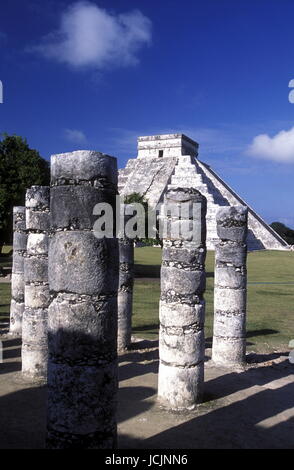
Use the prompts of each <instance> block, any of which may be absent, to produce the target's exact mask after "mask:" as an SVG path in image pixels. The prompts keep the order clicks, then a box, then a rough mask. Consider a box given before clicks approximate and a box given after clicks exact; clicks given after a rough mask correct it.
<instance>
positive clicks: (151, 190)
mask: <svg viewBox="0 0 294 470" xmlns="http://www.w3.org/2000/svg"><path fill="white" fill-rule="evenodd" d="M179 187H181V188H189V187H193V188H196V189H197V190H198V191H200V192H201V193H202V194H203V195H204V196H205V197H206V199H207V216H206V222H207V248H208V249H210V250H213V249H214V246H215V242H216V241H217V240H218V237H217V233H216V218H215V216H216V212H217V211H218V209H219V208H220V207H221V206H230V205H236V204H241V205H243V206H246V207H248V237H247V244H248V250H260V249H271V250H283V249H288V245H287V243H286V242H285V241H284V240H283V239H282V238H281V237H280V236H279V235H278V234H277V233H276V232H275V231H274V230H273V229H272V228H271V227H270V226H269V225H267V223H266V222H264V221H263V220H262V218H261V217H260V216H259V215H258V214H256V212H255V211H254V210H253V209H252V208H251V207H249V206H248V204H246V202H245V201H244V200H243V199H241V197H240V196H238V194H237V193H235V192H234V191H233V190H232V189H231V188H230V187H229V186H228V185H227V184H226V183H225V182H224V181H223V180H222V179H221V178H220V177H219V176H218V175H217V174H216V173H215V172H214V171H213V170H212V169H211V168H210V166H209V165H207V164H205V163H203V162H201V161H200V160H199V159H198V144H197V142H194V141H193V140H192V139H190V138H189V137H187V136H185V135H184V134H165V135H155V136H145V137H139V138H138V156H137V158H133V159H130V160H128V162H127V165H126V167H125V168H124V169H122V170H119V179H118V190H119V193H120V194H121V195H129V194H132V193H134V192H136V193H140V194H142V195H143V196H144V197H145V198H146V199H147V200H148V202H149V204H150V206H151V207H153V208H154V207H155V206H156V205H157V204H159V203H162V202H163V197H164V194H165V192H166V191H167V189H169V188H179Z"/></svg>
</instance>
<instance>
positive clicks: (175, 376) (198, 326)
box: [158, 188, 206, 410]
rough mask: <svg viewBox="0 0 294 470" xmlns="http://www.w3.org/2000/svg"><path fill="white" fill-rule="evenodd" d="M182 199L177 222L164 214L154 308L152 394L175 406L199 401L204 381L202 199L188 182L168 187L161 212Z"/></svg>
mask: <svg viewBox="0 0 294 470" xmlns="http://www.w3.org/2000/svg"><path fill="white" fill-rule="evenodd" d="M182 204H186V205H187V204H189V207H190V209H189V212H188V213H187V215H186V217H183V216H182V217H181V221H180V222H179V221H176V220H175V219H173V218H172V217H171V218H170V217H169V216H168V217H167V218H166V222H167V233H166V234H165V235H164V239H163V253H162V267H161V298H160V314H159V316H160V333H159V357H160V363H159V376H158V398H159V400H160V402H161V403H162V404H164V405H166V406H167V407H168V408H170V409H175V410H177V409H178V410H180V409H192V408H193V407H194V406H195V405H196V404H197V403H199V402H200V401H201V399H202V395H203V385H204V352H205V336H204V320H205V303H204V299H203V293H204V290H205V282H206V274H205V257H206V245H205V241H206V223H205V215H206V199H205V197H204V196H202V195H201V194H200V193H199V192H198V191H197V190H195V189H193V188H189V189H174V190H169V191H168V192H167V194H166V198H165V214H167V210H168V208H171V210H173V208H174V207H176V206H181V205H182ZM193 207H194V210H193ZM192 217H193V219H194V225H193V229H192V230H191V233H190V234H189V233H187V232H186V230H187V229H188V227H191V223H192V222H193V221H192V220H191V219H192ZM176 227H179V228H180V229H181V232H180V234H179V235H177V234H173V229H175V228H176Z"/></svg>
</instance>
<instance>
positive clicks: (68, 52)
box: [30, 2, 151, 69]
mask: <svg viewBox="0 0 294 470" xmlns="http://www.w3.org/2000/svg"><path fill="white" fill-rule="evenodd" d="M150 41H151V21H150V20H149V19H148V18H147V17H146V16H144V15H143V14H142V13H141V12H140V11H139V10H133V11H130V12H127V13H123V14H119V15H114V14H112V13H108V12H107V11H106V10H104V9H102V8H99V7H98V6H97V5H96V4H95V3H92V2H77V3H74V4H72V5H71V6H70V7H69V8H68V9H67V10H66V11H65V12H64V13H63V14H62V17H61V24H60V27H59V29H58V30H57V31H54V32H52V33H50V34H49V35H47V36H46V37H44V38H43V39H42V40H41V43H40V44H39V45H36V46H34V47H32V48H30V50H31V51H34V52H38V53H40V54H41V55H43V56H44V57H46V58H48V59H52V60H55V61H57V62H61V63H65V64H67V65H69V66H72V67H75V68H85V67H91V68H94V69H102V68H106V67H111V66H112V67H113V66H129V65H135V64H137V63H138V58H137V52H138V50H139V49H140V48H141V47H142V46H143V45H145V44H149V43H150Z"/></svg>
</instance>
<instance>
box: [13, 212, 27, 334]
mask: <svg viewBox="0 0 294 470" xmlns="http://www.w3.org/2000/svg"><path fill="white" fill-rule="evenodd" d="M26 249H27V233H26V214H25V207H24V206H16V207H14V208H13V262H12V276H11V305H10V329H9V333H10V334H11V335H17V336H19V335H21V331H22V317H23V312H24V287H25V284H24V256H25V253H26Z"/></svg>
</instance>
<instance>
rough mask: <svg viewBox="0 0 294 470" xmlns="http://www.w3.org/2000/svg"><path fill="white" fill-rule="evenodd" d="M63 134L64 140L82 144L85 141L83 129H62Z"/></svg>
mask: <svg viewBox="0 0 294 470" xmlns="http://www.w3.org/2000/svg"><path fill="white" fill-rule="evenodd" d="M64 136H65V138H66V140H68V141H69V142H72V143H73V144H84V143H86V142H87V138H86V136H85V134H84V133H83V131H79V130H77V129H64Z"/></svg>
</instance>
